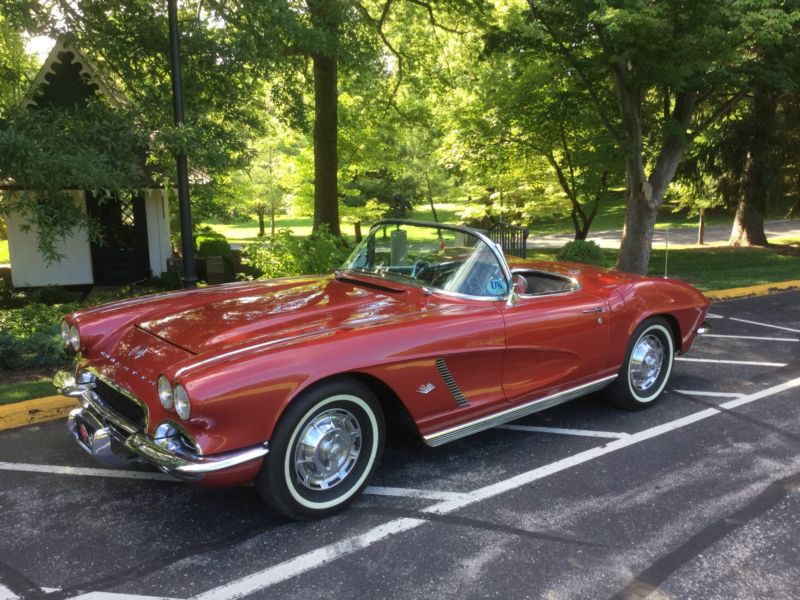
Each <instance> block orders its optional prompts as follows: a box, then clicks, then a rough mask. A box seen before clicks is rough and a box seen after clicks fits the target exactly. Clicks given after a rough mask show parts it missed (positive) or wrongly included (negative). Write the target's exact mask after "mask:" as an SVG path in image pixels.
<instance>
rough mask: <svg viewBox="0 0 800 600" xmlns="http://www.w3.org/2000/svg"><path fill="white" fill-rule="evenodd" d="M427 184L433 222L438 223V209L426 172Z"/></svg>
mask: <svg viewBox="0 0 800 600" xmlns="http://www.w3.org/2000/svg"><path fill="white" fill-rule="evenodd" d="M425 184H426V185H427V187H428V204H430V205H431V212H432V213H433V222H434V223H438V222H439V217H438V216H437V215H436V207H435V206H434V205H433V190H432V189H431V180H430V179H428V172H427V171H425ZM440 231H441V230H440Z"/></svg>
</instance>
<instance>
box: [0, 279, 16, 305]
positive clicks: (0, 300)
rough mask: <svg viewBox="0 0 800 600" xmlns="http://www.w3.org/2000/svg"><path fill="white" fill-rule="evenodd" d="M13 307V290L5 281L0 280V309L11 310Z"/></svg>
mask: <svg viewBox="0 0 800 600" xmlns="http://www.w3.org/2000/svg"><path fill="white" fill-rule="evenodd" d="M12 306H14V290H13V289H12V288H11V286H10V285H8V284H7V283H6V280H5V279H2V278H0V308H11V307H12Z"/></svg>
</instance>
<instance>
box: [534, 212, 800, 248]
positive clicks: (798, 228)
mask: <svg viewBox="0 0 800 600" xmlns="http://www.w3.org/2000/svg"><path fill="white" fill-rule="evenodd" d="M764 231H765V232H766V234H767V239H768V240H769V239H770V238H778V237H793V238H796V239H800V219H792V220H787V221H767V222H765V223H764ZM730 236H731V225H714V226H709V227H706V233H705V245H707V246H725V245H727V244H728V238H730ZM621 238H622V230H611V231H591V230H590V231H589V237H588V239H589V240H592V241H593V242H595V243H597V245H598V246H600V247H601V248H619V243H620V239H621ZM573 239H575V236H574V235H572V234H567V233H559V234H553V235H536V226H535V225H534V227H533V228H532V231H531V235H530V236H529V237H528V248H560V247H561V246H563V245H564V244H566V243H567V242H570V241H572V240H573ZM666 239H667V231H666V230H664V229H656V231H655V234H654V235H653V246H654V247H658V248H663V247H664V245H665V243H666ZM669 243H670V245H673V244H675V245H686V246H690V245H694V244H696V243H697V227H687V228H681V229H670V230H669Z"/></svg>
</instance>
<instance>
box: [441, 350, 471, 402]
mask: <svg viewBox="0 0 800 600" xmlns="http://www.w3.org/2000/svg"><path fill="white" fill-rule="evenodd" d="M436 370H437V371H439V375H441V376H442V379H444V382H445V384H447V389H449V390H450V393H451V394H453V398H455V399H456V402H457V403H458V405H459V406H469V402H468V401H467V399H466V398H465V397H464V394H462V393H461V390H460V389H458V384H457V383H456V380H455V379H453V374H452V373H451V372H450V369H448V368H447V363H446V362H445V360H444V358H442V357H441V356H440V357H439V358H437V359H436Z"/></svg>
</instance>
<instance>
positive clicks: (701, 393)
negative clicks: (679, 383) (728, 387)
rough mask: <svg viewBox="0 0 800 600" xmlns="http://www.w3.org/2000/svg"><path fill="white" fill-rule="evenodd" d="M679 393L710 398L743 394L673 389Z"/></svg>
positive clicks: (738, 396)
mask: <svg viewBox="0 0 800 600" xmlns="http://www.w3.org/2000/svg"><path fill="white" fill-rule="evenodd" d="M673 391H674V392H678V393H679V394H686V395H687V396H709V397H711V398H741V397H742V396H744V394H735V393H732V392H704V391H700V390H673Z"/></svg>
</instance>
